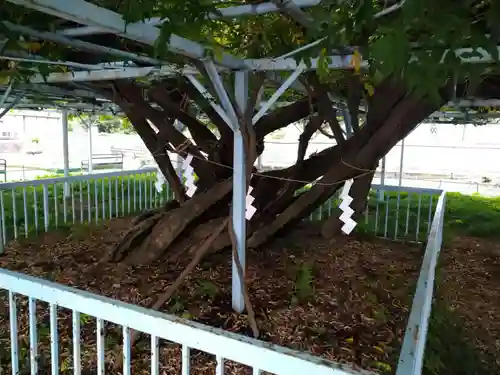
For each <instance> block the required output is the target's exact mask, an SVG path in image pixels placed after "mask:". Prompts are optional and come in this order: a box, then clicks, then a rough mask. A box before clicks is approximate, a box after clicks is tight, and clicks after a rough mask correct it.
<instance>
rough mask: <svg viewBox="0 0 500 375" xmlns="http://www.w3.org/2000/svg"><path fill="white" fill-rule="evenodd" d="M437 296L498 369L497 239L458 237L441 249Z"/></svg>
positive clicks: (499, 296)
mask: <svg viewBox="0 0 500 375" xmlns="http://www.w3.org/2000/svg"><path fill="white" fill-rule="evenodd" d="M437 282H438V284H439V285H440V288H439V290H438V293H437V296H438V298H440V299H441V300H442V302H444V303H445V304H446V305H447V306H448V307H449V309H450V310H451V311H454V312H456V313H457V315H458V316H460V318H461V323H462V324H463V325H464V331H465V333H466V334H467V338H468V339H469V340H470V341H471V342H472V343H473V345H472V346H473V347H475V348H477V349H479V350H480V351H482V352H484V353H487V354H488V355H489V356H490V358H493V360H494V361H495V362H496V365H497V369H498V368H500V292H499V290H500V242H499V241H493V240H485V239H479V238H466V237H457V238H454V239H453V240H452V242H451V243H450V244H448V245H447V246H446V248H445V249H444V250H443V251H442V253H441V256H440V266H439V271H438V274H437Z"/></svg>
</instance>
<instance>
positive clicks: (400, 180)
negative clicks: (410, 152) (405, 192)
mask: <svg viewBox="0 0 500 375" xmlns="http://www.w3.org/2000/svg"><path fill="white" fill-rule="evenodd" d="M404 157H405V140H404V138H403V139H402V140H401V158H400V159H399V186H402V185H403V161H404Z"/></svg>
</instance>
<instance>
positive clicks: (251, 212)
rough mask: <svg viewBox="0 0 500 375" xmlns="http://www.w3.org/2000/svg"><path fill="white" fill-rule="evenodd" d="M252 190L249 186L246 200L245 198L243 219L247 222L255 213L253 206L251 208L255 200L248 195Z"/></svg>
mask: <svg viewBox="0 0 500 375" xmlns="http://www.w3.org/2000/svg"><path fill="white" fill-rule="evenodd" d="M252 190H253V188H252V187H251V186H249V187H248V193H247V198H246V210H245V218H246V219H247V220H250V219H251V218H252V216H253V215H254V214H255V213H256V212H257V209H256V208H255V207H254V206H252V203H253V201H254V200H255V198H254V197H252V196H251V195H250V193H251V192H252Z"/></svg>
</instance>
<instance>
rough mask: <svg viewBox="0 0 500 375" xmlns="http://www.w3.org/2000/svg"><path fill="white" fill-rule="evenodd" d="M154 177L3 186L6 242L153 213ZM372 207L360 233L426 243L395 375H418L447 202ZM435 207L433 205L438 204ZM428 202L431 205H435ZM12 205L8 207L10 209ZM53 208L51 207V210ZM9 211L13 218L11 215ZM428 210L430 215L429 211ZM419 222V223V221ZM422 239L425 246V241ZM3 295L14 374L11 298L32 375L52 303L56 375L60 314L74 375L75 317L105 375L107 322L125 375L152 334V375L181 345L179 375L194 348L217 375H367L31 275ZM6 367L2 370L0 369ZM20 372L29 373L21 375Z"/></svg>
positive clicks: (0, 279)
mask: <svg viewBox="0 0 500 375" xmlns="http://www.w3.org/2000/svg"><path fill="white" fill-rule="evenodd" d="M154 180H155V170H154V169H143V170H136V171H123V172H122V171H121V172H112V173H102V174H95V175H85V176H71V177H67V178H54V179H47V180H36V181H23V182H16V183H4V184H0V213H1V221H2V225H1V229H2V236H1V238H2V242H3V243H6V242H7V241H8V240H9V239H12V238H18V237H19V236H22V235H24V236H28V235H30V234H36V233H37V232H38V231H48V230H50V229H51V228H56V227H58V226H62V225H72V224H73V223H78V222H83V223H85V222H93V223H99V222H100V221H102V220H103V219H108V218H112V217H119V216H125V215H129V214H133V213H137V212H140V211H144V210H147V209H151V208H154V207H159V206H160V205H162V204H164V203H165V202H166V201H168V200H170V199H171V198H172V194H171V192H170V190H169V189H168V188H167V187H165V188H164V189H163V191H161V192H158V191H157V190H156V189H155V188H154ZM373 188H374V189H376V190H381V189H383V190H384V191H385V198H384V199H382V200H381V199H380V194H377V195H374V196H373V197H372V198H371V203H370V205H369V207H368V209H367V212H366V214H365V219H364V226H365V230H368V231H371V232H373V233H375V234H377V235H380V236H382V237H386V238H391V239H407V240H408V239H410V240H413V241H419V240H423V239H425V238H427V246H426V251H425V255H424V257H423V262H422V267H421V272H420V275H419V279H418V282H417V289H416V293H415V297H414V300H413V304H412V309H411V312H410V317H409V322H408V326H407V329H406V332H405V337H404V342H403V346H402V350H401V354H400V359H399V364H398V368H397V375H419V374H421V370H422V363H423V356H424V348H425V341H426V334H427V326H428V320H429V313H430V310H431V304H432V293H433V287H434V275H435V267H436V262H437V257H438V255H439V251H440V249H441V243H442V231H443V217H444V208H445V199H446V195H445V193H444V192H442V191H439V190H434V189H417V188H404V187H390V186H384V187H383V188H382V187H380V186H374V187H373ZM436 198H437V202H436ZM335 199H336V198H335V197H332V199H330V200H329V201H328V202H327V203H325V205H324V206H323V207H321V208H320V209H318V210H317V211H316V212H315V213H313V214H312V215H311V217H310V219H312V220H317V219H324V218H326V217H328V216H329V215H332V214H335V204H336V200H335ZM433 199H434V202H435V205H434V204H433ZM9 202H10V203H9ZM51 202H52V203H51ZM9 210H10V211H9ZM426 210H427V211H426ZM415 215H416V219H415ZM427 234H428V237H427ZM0 289H3V290H5V291H7V292H8V301H9V315H10V342H11V368H12V374H13V375H18V374H19V371H20V370H21V368H20V360H19V348H18V333H19V332H18V326H17V324H18V321H17V304H16V295H21V296H26V297H28V309H29V319H28V320H29V347H30V349H29V357H30V361H29V363H30V373H31V374H32V375H34V374H37V373H38V353H37V322H36V306H37V301H45V302H47V303H49V306H50V307H49V311H50V338H51V340H50V342H51V361H50V362H51V373H52V374H54V375H56V374H59V372H60V368H59V363H60V361H59V360H60V358H59V356H60V347H59V336H58V324H57V311H58V307H62V308H66V309H70V310H72V314H73V320H72V322H73V327H72V331H73V349H72V350H73V373H74V374H80V373H81V371H82V368H81V363H80V314H86V315H89V316H92V317H94V318H95V319H96V323H97V340H96V345H97V370H98V373H99V374H104V369H105V355H104V343H105V333H104V329H103V328H104V324H105V322H112V323H115V324H119V325H121V326H122V329H123V343H122V345H123V372H122V373H123V374H131V371H132V370H131V369H132V363H131V361H132V359H131V354H130V351H131V346H130V332H131V330H135V331H140V332H143V333H146V334H149V335H150V340H151V353H150V356H151V369H150V370H151V374H154V375H159V354H158V350H159V344H158V343H159V340H160V339H165V340H169V341H172V342H176V343H178V344H181V345H182V375H187V374H189V373H190V349H197V350H201V351H203V352H206V353H210V354H213V355H215V356H216V359H217V365H216V369H215V373H216V374H217V375H222V374H223V373H224V361H225V360H227V361H234V362H238V363H241V364H244V365H247V366H250V367H252V369H253V370H252V371H253V374H254V375H256V374H261V373H262V372H268V373H272V374H278V375H281V374H283V375H293V374H297V375H304V374H315V375H316V374H332V375H334V374H335V375H337V374H338V375H341V374H358V375H359V374H369V373H368V372H365V371H361V370H359V369H354V368H353V367H350V366H347V365H344V364H338V363H335V362H329V361H325V360H324V359H321V358H317V357H312V356H310V355H306V354H303V353H298V352H295V351H292V350H288V349H285V348H282V347H278V346H275V345H271V344H268V343H264V342H262V341H257V340H253V339H249V338H247V337H244V336H241V335H236V334H233V333H230V332H226V331H222V330H220V329H216V328H212V327H207V326H204V325H200V324H196V323H193V322H191V321H188V320H185V319H181V318H179V317H176V316H172V315H167V314H162V313H159V312H156V311H152V310H148V309H144V308H140V307H137V306H134V305H130V304H125V303H122V302H119V301H116V300H112V299H109V298H105V297H102V296H99V295H95V294H91V293H88V292H84V291H81V290H77V289H73V288H69V287H66V286H63V285H59V284H55V283H52V282H48V281H46V280H41V279H38V278H34V277H30V276H27V275H23V274H19V273H15V272H11V271H7V270H0ZM2 366H3V364H2ZM23 370H24V371H25V370H26V369H23Z"/></svg>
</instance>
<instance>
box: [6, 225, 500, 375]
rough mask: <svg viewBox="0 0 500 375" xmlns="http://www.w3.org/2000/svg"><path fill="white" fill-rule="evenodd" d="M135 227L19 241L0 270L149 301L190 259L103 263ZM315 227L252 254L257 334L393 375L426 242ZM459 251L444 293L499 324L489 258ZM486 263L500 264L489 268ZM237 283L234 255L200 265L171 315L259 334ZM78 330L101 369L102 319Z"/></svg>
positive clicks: (24, 331) (115, 347)
mask: <svg viewBox="0 0 500 375" xmlns="http://www.w3.org/2000/svg"><path fill="white" fill-rule="evenodd" d="M128 227H129V219H114V220H112V221H110V222H108V223H107V224H106V226H104V227H99V228H92V227H83V226H82V227H80V226H78V227H75V228H73V229H66V230H62V231H59V232H52V233H48V234H44V235H41V236H39V237H36V238H33V239H24V240H22V241H20V242H16V243H12V244H11V246H10V247H9V249H7V251H6V253H5V255H4V256H2V257H1V258H0V267H2V268H7V269H10V270H14V271H18V272H23V273H27V274H30V275H33V276H38V277H42V278H45V279H48V280H51V281H55V282H59V283H62V284H66V285H69V286H73V287H76V288H79V289H83V290H87V291H90V292H94V293H99V294H102V295H105V296H108V297H113V298H117V299H120V300H122V301H124V302H129V303H133V304H138V305H141V306H148V305H150V304H152V303H154V301H155V298H156V296H157V295H159V294H160V293H161V292H162V291H164V290H165V288H166V287H167V286H168V285H169V284H170V283H171V282H172V281H173V280H174V279H175V278H176V277H177V276H178V275H179V273H180V272H181V270H182V269H183V267H184V266H185V264H187V262H188V261H189V259H186V260H185V261H183V262H181V263H176V264H171V263H169V262H168V261H161V262H157V263H155V264H153V265H152V266H148V267H129V266H117V265H116V264H113V263H102V262H100V260H101V259H102V257H103V254H104V253H105V252H106V251H107V250H108V249H109V248H110V247H111V246H112V245H113V244H114V243H116V241H117V240H118V239H119V238H120V236H121V235H122V234H123V233H124V232H125V231H126V230H127V228H128ZM313 229H314V228H312V227H310V226H304V227H302V228H300V229H298V230H297V231H295V232H294V233H293V234H292V235H290V236H288V237H286V238H283V239H279V240H277V241H276V242H275V243H273V244H271V245H268V246H267V247H265V248H263V249H260V250H259V251H258V252H257V251H249V253H248V259H247V281H248V283H249V288H250V297H251V300H252V303H253V307H254V309H255V312H256V317H257V322H258V326H259V329H260V333H261V335H260V339H262V340H265V341H268V342H272V343H275V344H279V345H283V346H286V347H289V348H292V349H296V350H301V351H309V352H310V353H312V354H314V355H319V356H323V357H325V358H327V359H330V360H335V361H338V362H343V363H351V364H353V365H354V366H356V367H361V368H364V369H369V370H375V371H378V372H388V373H392V372H393V371H394V369H395V364H396V362H397V356H398V354H399V350H400V345H401V340H402V337H403V333H404V328H405V325H406V320H407V317H408V305H409V304H410V303H411V295H412V294H413V291H414V288H415V283H416V279H417V276H418V269H419V267H420V261H421V257H422V253H421V248H420V246H415V245H408V244H401V243H393V242H387V241H383V240H380V239H373V238H370V239H366V240H365V239H363V238H354V237H339V238H336V239H335V240H333V241H330V242H326V241H325V240H323V239H321V238H319V237H317V236H316V235H315V234H314V233H315V231H314V230H313ZM460 244H461V246H462V248H461V249H460V251H455V252H453V253H452V254H450V253H449V252H447V251H443V253H444V254H443V265H444V267H445V268H446V272H444V273H443V275H444V276H443V277H444V279H445V280H446V282H449V283H451V284H453V285H456V286H457V287H458V289H457V288H455V287H453V290H454V291H453V292H445V293H444V294H443V298H446V299H447V300H449V301H450V303H453V306H456V308H457V309H463V308H464V307H466V310H471V309H470V305H471V304H472V306H473V307H474V310H475V309H476V308H477V310H478V311H480V312H481V313H482V314H483V315H481V319H483V320H487V319H491V320H495V318H494V316H496V320H497V321H498V317H499V316H500V315H499V314H498V313H499V310H498V309H497V310H494V309H489V308H486V307H485V306H484V305H485V304H486V302H487V300H486V298H489V299H490V300H491V299H495V298H496V299H497V300H498V299H499V298H500V297H498V294H497V295H496V296H495V295H493V294H491V291H493V290H495V289H493V288H492V287H493V286H492V285H490V284H489V283H491V282H493V278H491V277H490V276H487V275H486V274H484V268H483V271H481V267H480V266H478V268H477V269H475V268H474V267H470V259H471V258H470V257H474V256H477V257H478V258H479V257H480V251H479V250H477V246H476V245H475V244H474V243H473V242H470V241H469V242H467V241H466V240H462V241H461V242H460ZM496 251H498V250H496ZM497 258H498V257H497ZM489 265H491V266H492V267H493V264H492V262H491V261H490V264H489ZM496 267H497V268H494V267H493V268H492V271H491V272H492V273H494V272H496V273H497V274H496V276H497V280H498V278H499V277H500V270H499V269H498V263H497V266H496ZM448 269H451V271H450V272H449V271H448ZM482 272H483V273H482ZM473 280H479V282H477V284H480V285H481V286H482V288H478V291H477V293H476V294H474V295H471V294H470V292H468V290H470V288H468V287H467V285H469V284H470V283H471V282H476V281H473ZM460 285H463V288H462V289H460ZM497 285H498V283H497ZM230 288H231V262H230V253H225V254H220V255H217V256H214V257H212V258H210V259H208V260H207V261H205V262H204V263H203V264H202V265H200V266H199V267H198V268H197V270H196V272H194V273H193V274H192V275H191V276H190V277H189V278H188V279H187V281H186V282H185V283H184V285H183V286H182V288H181V289H180V290H179V292H178V293H177V294H176V295H175V296H174V297H173V298H172V299H171V301H170V302H169V303H168V304H167V305H165V306H164V308H163V309H162V310H163V311H165V312H168V313H172V314H177V315H180V316H183V317H185V318H188V319H192V320H195V321H198V322H201V323H204V324H207V325H211V326H214V327H219V328H223V329H225V330H228V331H232V332H238V333H242V334H245V335H249V336H250V335H251V329H250V328H249V324H248V321H247V317H246V315H239V314H236V313H234V312H232V309H231V293H230ZM488 293H489V294H488ZM1 298H2V299H3V303H0V309H1V310H3V311H0V348H2V347H3V349H0V361H1V362H3V363H5V362H4V361H5V360H6V359H8V358H10V345H9V343H8V341H9V336H8V335H9V329H8V325H9V322H8V304H7V303H6V299H5V295H4V296H2V297H1ZM18 301H19V302H18V306H19V312H18V321H19V332H20V335H21V342H20V355H21V366H22V367H26V366H27V364H28V362H27V361H28V359H29V355H28V353H29V344H28V343H29V340H28V324H27V314H26V310H27V301H26V299H25V298H24V297H18ZM464 303H467V304H468V306H464ZM488 306H489V304H488ZM37 307H38V310H37V313H38V320H39V324H38V329H39V340H40V342H41V343H42V344H41V349H40V350H41V353H40V361H41V365H40V366H41V368H43V367H46V366H49V363H50V350H49V341H50V338H49V333H48V309H47V306H46V304H43V303H39V304H38V305H37ZM497 307H499V308H500V303H498V304H497ZM471 314H475V313H474V312H471ZM475 316H476V317H477V315H475ZM58 318H59V319H58V322H59V333H60V340H61V341H60V353H61V373H65V372H68V373H69V372H72V368H71V366H72V365H71V363H72V358H71V356H72V354H71V353H72V346H71V312H70V311H67V310H65V309H59V316H58ZM469 321H471V324H473V325H474V327H475V325H476V323H474V321H475V319H472V317H471V319H469ZM485 324H486V323H485ZM488 324H489V323H488ZM81 326H82V364H84V365H85V364H86V365H87V366H90V368H91V369H93V368H94V367H95V358H96V353H95V350H96V349H95V340H96V334H95V330H96V327H95V321H94V319H92V318H90V317H88V316H84V315H82V317H81ZM491 329H492V328H491V325H489V326H488V327H487V328H485V330H486V331H487V332H491ZM493 330H494V331H493V332H494V333H495V334H496V336H494V337H497V338H498V337H500V324H498V325H497V326H496V327H494V328H493ZM120 332H121V330H120V328H119V327H116V326H114V325H112V324H108V325H107V326H106V356H107V361H108V362H109V363H111V364H113V363H116V364H117V365H116V369H114V368H113V367H112V365H111V367H110V368H109V369H108V371H109V372H111V373H117V374H118V373H121V369H120V367H119V363H117V361H116V358H117V357H121V351H120V350H121V348H120V345H119V343H120V340H121V337H120ZM492 340H494V339H493V336H492ZM481 345H487V344H486V343H484V342H482V343H481ZM488 345H489V344H488ZM496 345H497V347H498V345H499V341H498V340H497V341H496ZM149 352H150V348H149V341H148V340H143V341H141V342H140V343H138V344H137V345H136V348H135V350H134V361H133V363H134V366H135V367H134V373H135V374H140V373H143V372H144V373H147V372H149V365H150V364H149ZM23 355H24V357H23ZM191 366H192V373H195V374H213V373H214V368H215V358H213V357H212V356H210V355H208V354H206V353H200V352H196V351H194V352H193V353H192V360H191ZM225 366H226V373H227V374H246V373H250V370H249V369H247V368H244V366H241V365H237V364H234V363H231V362H227V363H226V365H225ZM160 370H161V371H164V373H165V374H174V373H179V371H180V346H179V345H177V344H173V343H167V342H162V345H161V353H160Z"/></svg>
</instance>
